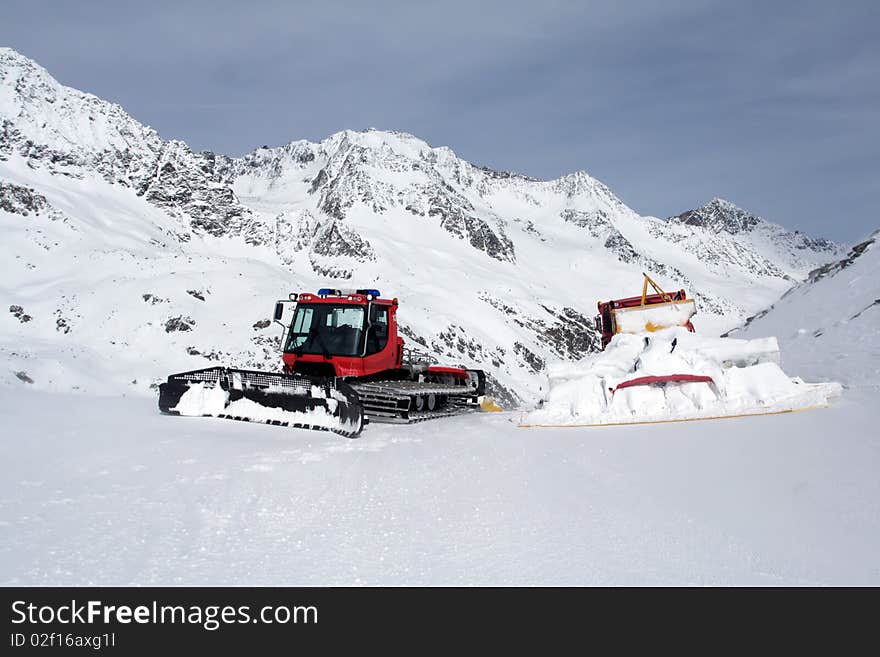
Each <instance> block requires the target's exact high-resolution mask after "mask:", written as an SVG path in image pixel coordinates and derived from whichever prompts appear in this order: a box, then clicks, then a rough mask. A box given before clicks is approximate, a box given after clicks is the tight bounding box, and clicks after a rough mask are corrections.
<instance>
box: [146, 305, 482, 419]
mask: <svg viewBox="0 0 880 657" xmlns="http://www.w3.org/2000/svg"><path fill="white" fill-rule="evenodd" d="M285 303H294V304H296V308H295V311H294V314H293V318H292V320H291V322H290V324H289V326H286V327H285V332H284V334H283V336H282V341H281V342H282V346H283V354H282V360H283V362H284V368H283V372H280V373H267V372H252V371H245V370H232V369H228V368H220V367H215V368H207V369H205V370H197V371H194V372H183V373H181V374H174V375H171V376H170V377H168V381H167V382H166V383H163V384H162V385H161V386H160V391H159V408H160V409H161V410H162V411H163V412H165V413H171V414H184V415H216V416H220V417H231V418H233V419H243V420H252V421H262V422H269V423H271V424H285V425H291V426H297V427H300V426H302V427H306V428H315V429H329V430H331V431H335V432H337V433H341V434H343V435H348V436H356V435H357V434H358V433H360V430H361V428H362V425H363V417H364V415H366V416H367V417H368V418H371V419H373V420H375V421H384V422H403V423H409V422H416V421H419V420H426V419H430V418H432V417H442V416H447V415H455V414H457V413H460V412H462V411H465V410H469V409H472V408H475V407H477V402H478V399H477V398H478V397H479V396H480V395H483V394H484V392H485V387H486V377H485V375H484V373H483V371H482V370H469V369H464V368H460V367H446V366H440V365H437V364H436V363H434V362H433V361H432V359H431V358H430V357H429V356H427V355H426V354H418V353H416V352H414V351H412V350H409V349H406V348H405V347H404V340H403V338H401V337H400V336H399V335H398V327H397V308H398V303H397V299H383V298H381V294H380V293H379V291H378V290H373V289H359V290H352V291H342V290H337V289H329V288H322V289H320V290H318V292H317V294H310V293H307V292H304V293H300V294H291V295H290V298H289V299H288V300H285V301H279V302H277V303H276V305H275V316H274V318H275V321H276V322H278V323H281V319H282V317H283V314H284V304H285ZM282 325H283V324H282ZM206 387H207V388H208V389H210V390H214V391H216V390H217V389H218V388H219V389H221V391H223V392H225V393H227V394H226V398H225V399H223V398H222V395H220V397H221V402H222V404H220V403H216V404H215V405H216V407H210V408H207V407H206V404H204V403H197V402H201V400H202V399H204V398H207V397H210V395H207V396H206V395H205V388H206ZM188 393H191V394H190V397H192V398H193V399H194V400H195V401H194V402H193V403H190V399H189V398H184V396H185V395H187V394H188ZM182 399H183V402H181V400H182ZM212 399H213V398H212ZM242 399H244V400H246V401H245V402H241V400H242ZM250 402H254V404H251V403H250ZM208 406H210V405H209V404H208Z"/></svg>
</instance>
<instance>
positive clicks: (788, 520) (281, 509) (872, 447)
mask: <svg viewBox="0 0 880 657" xmlns="http://www.w3.org/2000/svg"><path fill="white" fill-rule="evenodd" d="M859 394H860V393H858V391H856V392H850V393H847V394H846V395H845V396H844V398H843V399H842V400H841V401H840V402H839V403H837V404H835V405H834V406H833V407H832V408H829V409H820V410H814V411H806V412H803V413H795V414H790V415H780V416H771V417H756V418H746V419H740V420H719V421H706V422H693V423H685V424H676V425H655V426H630V427H603V428H598V429H555V430H553V429H517V428H516V426H515V425H516V422H517V421H518V419H519V418H518V415H516V414H511V413H482V414H473V415H469V416H464V417H457V418H450V419H445V420H438V421H433V422H424V423H420V424H416V425H413V426H388V425H385V426H382V425H375V424H374V425H370V426H369V427H368V428H367V429H366V430H365V431H364V434H363V436H362V437H361V438H360V439H358V440H348V439H345V438H342V437H339V436H334V435H328V434H326V433H323V432H313V431H303V430H289V429H285V428H282V427H272V426H267V425H261V424H250V423H244V422H235V421H232V420H219V419H212V418H182V417H171V416H163V415H160V414H159V413H158V412H157V410H156V406H155V399H150V398H143V397H125V398H123V397H104V398H101V397H97V396H91V395H72V394H69V393H68V394H52V393H44V392H34V391H24V390H14V389H13V390H9V391H7V392H6V393H4V395H3V396H2V397H0V412H2V415H3V418H4V422H5V425H6V427H7V430H6V431H4V432H3V434H2V438H0V459H2V461H3V463H4V468H5V471H6V475H5V476H4V477H3V478H2V479H0V584H4V585H22V584H48V585H65V584H171V585H174V584H208V585H222V584H264V585H281V584H317V585H328V584H341V585H342V584H499V585H516V584H648V585H662V584H698V585H703V584H734V585H742V584H758V585H767V584H773V585H775V584H796V585H813V584H858V585H864V584H875V585H877V584H880V561H878V559H877V555H878V554H880V478H878V477H877V472H880V437H878V434H877V432H876V430H875V429H876V426H877V423H878V421H880V411H878V407H877V404H875V403H873V400H872V399H871V398H870V397H866V396H859Z"/></svg>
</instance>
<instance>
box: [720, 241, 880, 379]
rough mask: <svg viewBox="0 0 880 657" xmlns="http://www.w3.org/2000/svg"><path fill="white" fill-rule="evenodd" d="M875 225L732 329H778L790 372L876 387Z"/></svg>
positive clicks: (879, 337)
mask: <svg viewBox="0 0 880 657" xmlns="http://www.w3.org/2000/svg"><path fill="white" fill-rule="evenodd" d="M878 240H880V231H876V232H874V234H873V235H871V237H869V238H868V239H867V240H865V241H864V242H861V243H860V244H857V245H856V246H854V247H853V248H852V250H851V251H850V252H849V254H848V255H847V256H846V257H845V258H843V259H842V260H839V261H835V262H832V263H829V264H828V265H825V266H824V267H820V268H818V269H815V270H813V271H812V272H810V274H809V277H808V278H807V280H806V281H805V282H804V283H802V284H801V285H798V286H797V287H795V288H792V289H791V290H790V291H789V292H787V293H786V294H785V295H784V296H783V297H782V298H781V299H780V300H779V301H777V302H776V303H775V304H774V305H773V306H772V307H771V308H768V309H767V310H765V311H764V312H762V313H759V314H758V315H757V316H755V317H753V318H751V319H750V320H749V321H748V322H747V323H746V325H745V326H744V327H743V328H741V329H737V330H735V331H731V335H733V336H736V337H745V338H750V337H758V336H764V335H777V336H779V341H780V343H781V345H782V348H783V353H784V354H785V366H786V369H788V370H790V371H791V372H792V373H794V374H798V375H800V376H804V377H809V378H813V379H818V380H823V379H828V378H833V379H835V380H837V381H841V382H842V383H843V384H844V385H847V386H862V387H870V388H878V387H880V247H878V245H877V241H878Z"/></svg>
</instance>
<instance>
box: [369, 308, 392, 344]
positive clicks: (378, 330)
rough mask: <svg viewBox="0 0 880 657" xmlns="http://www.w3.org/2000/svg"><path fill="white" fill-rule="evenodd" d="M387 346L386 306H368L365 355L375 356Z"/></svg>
mask: <svg viewBox="0 0 880 657" xmlns="http://www.w3.org/2000/svg"><path fill="white" fill-rule="evenodd" d="M386 344H388V306H380V305H378V304H373V305H372V306H370V332H369V333H368V334H367V355H368V356H369V355H370V354H377V353H379V352H380V351H382V350H383V349H384V348H385V345H386Z"/></svg>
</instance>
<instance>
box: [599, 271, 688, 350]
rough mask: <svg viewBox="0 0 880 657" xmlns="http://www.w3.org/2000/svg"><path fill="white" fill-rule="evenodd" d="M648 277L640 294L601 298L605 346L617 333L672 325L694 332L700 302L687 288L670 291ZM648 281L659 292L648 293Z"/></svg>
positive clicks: (642, 330)
mask: <svg viewBox="0 0 880 657" xmlns="http://www.w3.org/2000/svg"><path fill="white" fill-rule="evenodd" d="M642 275H643V276H644V277H645V279H644V283H643V285H642V294H641V295H640V296H637V297H627V298H625V299H614V300H612V301H599V302H598V308H599V314H598V315H596V320H595V321H596V330H597V331H598V332H599V333H600V334H601V335H602V348H603V349H604V348H605V347H606V346H608V343H609V342H611V338H613V337H614V336H615V335H616V334H617V333H641V332H644V331H648V332H652V331H657V330H660V329H664V328H669V327H670V326H684V327H685V328H687V330H688V331H691V332H693V330H694V325H693V324H691V321H690V320H691V317H693V316H694V314H695V313H696V311H697V310H696V304H695V303H694V300H693V299H689V298H688V297H687V294H686V293H685V291H684V290H683V289H682V290H678V291H677V292H672V293H667V292H664V291H663V290H662V289H660V286H659V285H657V283H655V282H654V281H653V280H652V279H651V277H650V276H648V275H647V274H644V273H643V274H642ZM648 284H650V285H651V286H652V287H653V288H654V291H655V294H648Z"/></svg>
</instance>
